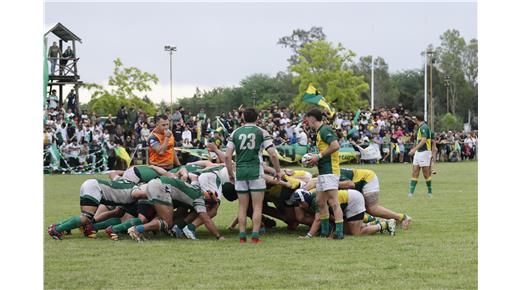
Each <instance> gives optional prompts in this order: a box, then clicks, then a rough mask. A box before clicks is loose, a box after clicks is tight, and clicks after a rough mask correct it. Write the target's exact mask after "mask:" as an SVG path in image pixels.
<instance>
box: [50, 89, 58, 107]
mask: <svg viewBox="0 0 520 290" xmlns="http://www.w3.org/2000/svg"><path fill="white" fill-rule="evenodd" d="M48 101H49V109H57V108H58V105H59V98H58V96H57V95H56V90H52V91H51V93H50V95H49V100H48Z"/></svg>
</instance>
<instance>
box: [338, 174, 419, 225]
mask: <svg viewBox="0 0 520 290" xmlns="http://www.w3.org/2000/svg"><path fill="white" fill-rule="evenodd" d="M339 188H341V189H356V190H357V191H359V192H361V193H362V194H363V197H364V199H365V201H364V203H365V206H366V208H367V210H366V211H367V212H368V213H369V214H371V215H373V216H376V217H382V218H385V219H395V220H396V221H399V222H400V223H401V227H402V228H403V229H408V227H409V226H410V223H411V222H412V217H410V216H409V215H407V214H404V213H396V212H394V211H392V210H390V209H387V208H385V207H382V206H381V205H379V191H380V190H379V179H378V178H377V175H376V174H375V172H374V171H372V170H368V169H351V168H341V170H340V178H339Z"/></svg>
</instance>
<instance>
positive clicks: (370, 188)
mask: <svg viewBox="0 0 520 290" xmlns="http://www.w3.org/2000/svg"><path fill="white" fill-rule="evenodd" d="M349 192H350V191H349ZM370 192H379V179H377V176H374V178H373V179H372V180H370V181H369V182H367V184H365V186H363V194H365V193H370Z"/></svg>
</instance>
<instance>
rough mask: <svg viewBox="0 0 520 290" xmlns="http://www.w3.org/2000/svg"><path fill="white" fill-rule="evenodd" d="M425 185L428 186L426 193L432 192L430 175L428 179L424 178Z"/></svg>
mask: <svg viewBox="0 0 520 290" xmlns="http://www.w3.org/2000/svg"><path fill="white" fill-rule="evenodd" d="M426 186H427V187H428V194H429V195H431V194H432V177H431V176H430V177H428V179H426Z"/></svg>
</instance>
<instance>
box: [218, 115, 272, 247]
mask: <svg viewBox="0 0 520 290" xmlns="http://www.w3.org/2000/svg"><path fill="white" fill-rule="evenodd" d="M243 116H244V121H245V124H244V126H242V127H240V128H238V129H236V130H235V131H233V133H231V136H230V137H229V140H228V143H227V150H226V159H225V160H226V168H227V170H228V175H229V179H230V181H231V183H234V184H235V189H236V191H237V193H238V202H239V204H238V224H239V230H240V233H239V239H240V243H245V242H246V241H247V235H246V218H247V209H248V206H249V199H250V198H249V196H251V200H252V205H253V233H252V235H251V241H252V242H253V243H254V244H256V243H259V242H260V235H259V230H260V226H261V221H262V207H263V200H264V191H265V188H266V184H265V180H264V179H263V178H262V176H263V174H264V170H263V166H262V151H263V149H266V150H267V152H268V153H269V158H270V159H271V162H272V163H273V166H274V169H275V178H278V179H281V177H282V173H281V171H280V163H279V161H278V153H277V151H276V149H275V147H274V145H273V141H272V137H271V136H270V135H269V133H267V131H265V130H264V129H262V128H259V127H258V126H256V124H255V123H256V120H257V118H258V113H257V112H256V110H255V109H253V108H247V109H245V110H244V113H243ZM235 151H236V163H235V166H236V177H235V172H234V170H233V164H232V157H233V152H235Z"/></svg>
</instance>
